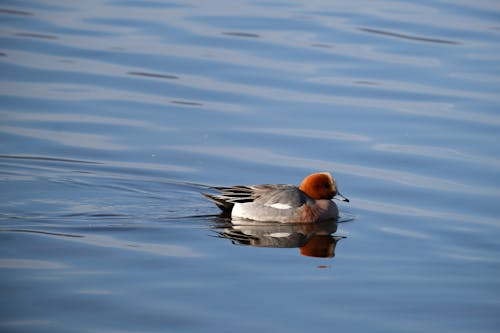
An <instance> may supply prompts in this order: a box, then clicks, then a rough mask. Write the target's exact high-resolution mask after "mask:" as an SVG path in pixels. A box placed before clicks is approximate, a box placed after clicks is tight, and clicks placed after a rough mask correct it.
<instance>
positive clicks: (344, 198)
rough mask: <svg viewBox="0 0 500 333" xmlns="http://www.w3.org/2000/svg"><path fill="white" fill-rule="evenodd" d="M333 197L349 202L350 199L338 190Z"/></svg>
mask: <svg viewBox="0 0 500 333" xmlns="http://www.w3.org/2000/svg"><path fill="white" fill-rule="evenodd" d="M333 198H334V199H337V200H340V201H344V202H349V199H347V198H346V197H344V196H343V195H342V194H340V193H338V192H337V194H336V195H335V196H334V197H333Z"/></svg>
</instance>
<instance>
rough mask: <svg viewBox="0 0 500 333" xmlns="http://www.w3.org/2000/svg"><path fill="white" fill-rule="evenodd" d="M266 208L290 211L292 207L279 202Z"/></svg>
mask: <svg viewBox="0 0 500 333" xmlns="http://www.w3.org/2000/svg"><path fill="white" fill-rule="evenodd" d="M266 206H269V207H273V208H276V209H290V208H292V206H290V205H289V204H284V203H281V202H277V203H275V204H272V205H266Z"/></svg>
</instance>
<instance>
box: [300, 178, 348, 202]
mask: <svg viewBox="0 0 500 333" xmlns="http://www.w3.org/2000/svg"><path fill="white" fill-rule="evenodd" d="M299 188H300V190H301V191H302V192H304V193H305V194H307V195H308V196H309V197H311V198H312V199H314V200H320V199H326V200H330V199H333V198H334V197H336V198H338V199H340V200H342V201H346V202H349V199H347V198H345V197H343V196H342V195H340V193H339V192H338V190H337V184H336V183H335V180H334V179H333V177H332V175H330V173H329V172H317V173H313V174H311V175H309V176H307V177H306V178H304V180H303V181H302V183H301V184H300V187H299Z"/></svg>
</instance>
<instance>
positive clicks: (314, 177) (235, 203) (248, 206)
mask: <svg viewBox="0 0 500 333" xmlns="http://www.w3.org/2000/svg"><path fill="white" fill-rule="evenodd" d="M210 188H211V189H212V190H215V191H217V192H218V194H209V193H202V194H203V195H204V196H205V197H206V198H207V199H209V200H210V201H212V202H213V203H215V204H216V205H217V207H219V208H220V209H221V211H222V213H221V215H222V216H224V217H230V218H231V220H232V222H234V221H236V222H240V223H241V222H244V221H258V222H279V223H317V222H322V221H327V220H335V219H337V218H338V216H339V210H338V207H337V205H336V204H335V202H333V201H332V199H334V198H335V199H338V200H341V201H344V202H349V199H347V198H346V197H344V196H343V195H341V194H340V193H339V191H338V189H337V184H336V182H335V180H334V178H333V177H332V175H331V174H330V173H329V172H316V173H313V174H310V175H308V176H307V177H305V178H304V180H303V181H302V182H301V184H300V186H298V187H297V186H295V185H287V184H262V185H236V186H229V187H225V186H214V187H210Z"/></svg>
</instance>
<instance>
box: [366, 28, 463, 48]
mask: <svg viewBox="0 0 500 333" xmlns="http://www.w3.org/2000/svg"><path fill="white" fill-rule="evenodd" d="M359 30H360V31H364V32H369V33H373V34H378V35H383V36H389V37H396V38H402V39H409V40H413V41H418V42H426V43H437V44H450V45H459V44H461V43H459V42H455V41H451V40H445V39H436V38H429V37H421V36H411V35H406V34H402V33H397V32H392V31H384V30H379V29H372V28H359Z"/></svg>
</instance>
